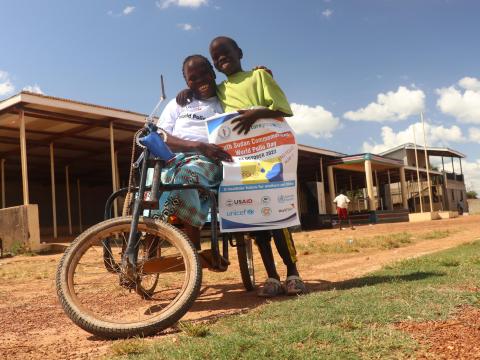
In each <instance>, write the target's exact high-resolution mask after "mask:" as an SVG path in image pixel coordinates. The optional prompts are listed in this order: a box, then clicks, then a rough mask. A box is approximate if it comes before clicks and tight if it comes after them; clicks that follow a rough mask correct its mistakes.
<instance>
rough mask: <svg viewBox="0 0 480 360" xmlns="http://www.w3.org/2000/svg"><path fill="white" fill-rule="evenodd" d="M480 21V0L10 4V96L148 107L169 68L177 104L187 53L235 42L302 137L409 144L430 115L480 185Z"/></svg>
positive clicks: (2, 91) (6, 38) (434, 133)
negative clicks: (268, 77) (221, 38)
mask: <svg viewBox="0 0 480 360" xmlns="http://www.w3.org/2000/svg"><path fill="white" fill-rule="evenodd" d="M479 18H480V2H479V1H476V0H469V1H467V0H455V1H454V0H422V1H419V0H396V1H394V0H363V1H360V0H350V1H348V0H329V1H327V0H311V1H307V0H305V1H301V0H298V1H291V0H290V1H287V0H257V1H250V0H243V1H241V2H240V1H227V0H157V1H155V0H143V1H133V0H132V1H123V0H122V1H112V0H104V1H94V0H89V1H86V0H83V1H77V0H70V1H60V0H50V1H48V0H45V1H25V0H1V1H0V24H1V25H0V26H1V31H0V43H1V47H0V98H5V97H7V96H10V95H12V94H14V93H16V92H18V91H21V90H22V89H23V88H27V89H31V90H34V91H41V92H43V93H45V94H48V95H53V96H59V97H65V98H71V99H75V100H81V101H87V102H92V103H96V104H101V105H108V106H114V107H119V108H123V109H128V110H133V111H139V112H143V113H148V112H150V110H151V109H152V108H153V107H154V105H155V103H156V101H157V99H158V96H159V77H160V74H163V75H164V77H165V80H166V90H167V96H168V97H169V98H171V97H173V96H174V95H175V94H176V93H177V91H178V90H180V89H182V88H183V87H184V86H185V84H184V81H183V78H182V74H181V64H182V61H183V59H184V58H185V57H186V56H187V55H190V54H193V53H201V54H204V55H208V44H209V42H210V40H211V39H212V38H213V37H215V36H218V35H228V36H231V37H233V38H235V39H236V40H237V42H238V43H239V45H240V47H241V48H242V49H243V51H244V55H245V57H244V61H243V64H244V68H246V69H248V68H250V67H252V66H254V65H267V66H268V67H270V68H271V69H272V70H273V72H274V76H275V79H276V80H277V81H278V83H279V84H280V86H281V87H282V88H283V90H284V91H285V93H286V94H287V97H288V98H289V100H290V102H291V103H292V108H293V110H294V112H295V117H294V118H293V119H292V120H291V123H292V126H293V127H294V128H295V129H296V131H297V134H298V138H299V142H300V143H304V144H308V145H313V146H319V147H324V148H329V149H332V150H337V151H340V152H345V153H359V152H364V151H372V152H378V151H381V150H383V149H385V148H387V147H392V146H395V145H399V144H400V143H403V142H407V141H412V131H411V127H412V126H413V125H414V124H415V123H418V121H419V112H420V111H424V113H425V118H426V120H427V135H428V140H427V141H428V143H429V145H436V146H449V147H451V148H454V149H457V150H459V151H461V152H463V153H465V154H466V155H467V159H466V161H464V163H463V165H464V170H465V171H466V172H467V184H468V183H469V182H471V183H472V186H473V187H474V188H476V189H477V191H480V145H479V142H480V61H479V59H480V46H478V38H479V36H480V21H478V19H479ZM217 79H218V81H221V80H223V75H221V74H219V75H218V77H217ZM417 126H418V125H417ZM417 133H419V134H420V128H418V131H417ZM469 179H470V180H469Z"/></svg>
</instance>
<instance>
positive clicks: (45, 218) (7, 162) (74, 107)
mask: <svg viewBox="0 0 480 360" xmlns="http://www.w3.org/2000/svg"><path fill="white" fill-rule="evenodd" d="M145 117H146V115H145V114H140V113H134V112H131V111H125V110H120V109H114V108H109V107H105V106H98V105H93V104H87V103H82V102H78V101H73V100H68V99H62V98H57V97H51V96H46V95H39V94H34V93H30V92H25V91H24V92H21V93H19V94H17V95H14V96H12V97H10V98H8V99H6V100H3V101H1V102H0V169H1V174H0V180H1V193H0V201H1V202H0V205H1V209H0V215H1V216H0V239H3V241H4V242H6V243H8V242H10V243H12V242H15V241H17V242H18V241H20V243H25V244H26V243H28V242H29V241H30V242H32V241H33V240H31V239H33V238H36V240H35V241H36V242H38V243H39V242H40V241H42V242H56V241H66V240H71V239H72V238H73V237H74V236H76V235H77V234H79V233H80V232H81V231H82V230H83V229H85V228H86V227H88V226H91V225H93V224H95V223H97V222H99V221H101V220H102V219H103V211H104V204H105V201H106V199H107V197H108V196H109V195H110V193H111V192H112V191H113V190H115V189H118V188H119V187H121V186H125V185H126V184H127V182H128V175H129V168H130V161H131V150H132V146H133V145H132V139H133V135H134V133H135V132H136V131H137V130H138V129H139V127H141V126H142V124H143V122H144V120H145ZM417 157H418V161H417V160H416V158H415V151H414V145H413V144H404V145H402V146H399V147H396V148H394V149H391V150H388V151H386V152H384V153H382V154H378V155H376V154H368V153H366V154H357V155H348V154H343V153H339V152H335V151H332V150H327V149H322V148H317V147H311V146H305V145H299V162H298V199H299V211H300V214H301V222H302V228H305V229H309V228H321V227H328V226H331V224H332V220H335V208H334V206H333V205H334V204H333V203H332V200H333V198H334V197H335V196H336V194H337V193H338V191H339V190H341V189H342V190H344V191H346V192H347V194H348V195H349V196H350V197H351V198H352V206H351V211H352V212H353V213H354V219H355V221H357V222H368V221H402V220H406V221H408V214H409V212H410V213H411V212H420V211H421V210H427V211H428V210H429V208H430V204H429V200H428V186H427V176H426V174H427V169H426V161H425V159H426V157H425V153H424V149H423V148H419V149H418V152H417ZM463 157H464V155H463V154H461V153H459V152H458V151H455V150H451V149H447V148H428V149H427V158H428V160H429V161H428V164H429V169H430V171H429V177H430V181H431V183H432V189H433V190H432V192H433V196H432V198H433V204H432V207H433V209H434V210H457V209H458V208H459V207H462V208H463V210H464V211H468V208H467V203H466V201H465V199H466V193H465V184H464V179H463V173H462V168H461V159H462V158H463ZM432 158H436V159H441V164H442V167H441V168H440V167H439V164H440V163H439V162H438V161H437V162H432V161H431V159H432ZM445 159H447V161H446V164H447V165H448V164H450V163H451V164H452V165H451V167H448V166H447V167H446V166H445ZM454 159H456V160H459V161H460V162H459V166H457V167H455V166H454ZM417 162H418V164H419V169H418V171H417V167H416V164H417ZM432 165H433V166H432ZM457 170H459V172H457ZM117 211H118V209H117ZM12 228H14V229H17V230H18V232H15V231H13V232H12V231H11V229H12ZM17 230H16V231H17ZM29 239H30V240H29ZM35 241H33V242H35Z"/></svg>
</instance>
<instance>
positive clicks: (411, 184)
mask: <svg viewBox="0 0 480 360" xmlns="http://www.w3.org/2000/svg"><path fill="white" fill-rule="evenodd" d="M413 184H415V181H414V180H413V173H410V197H412V196H411V192H412V186H413ZM413 212H417V204H416V201H415V198H413Z"/></svg>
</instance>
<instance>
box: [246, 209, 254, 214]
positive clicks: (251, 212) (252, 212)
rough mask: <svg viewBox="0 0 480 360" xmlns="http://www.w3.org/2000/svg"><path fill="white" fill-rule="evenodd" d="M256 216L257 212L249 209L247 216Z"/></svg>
mask: <svg viewBox="0 0 480 360" xmlns="http://www.w3.org/2000/svg"><path fill="white" fill-rule="evenodd" d="M254 214H255V210H253V209H248V210H247V215H254Z"/></svg>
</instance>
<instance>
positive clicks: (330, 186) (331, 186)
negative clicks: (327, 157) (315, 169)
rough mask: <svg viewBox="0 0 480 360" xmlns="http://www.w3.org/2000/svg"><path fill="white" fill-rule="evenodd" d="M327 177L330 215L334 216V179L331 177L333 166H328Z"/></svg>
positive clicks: (335, 210)
mask: <svg viewBox="0 0 480 360" xmlns="http://www.w3.org/2000/svg"><path fill="white" fill-rule="evenodd" d="M327 175H328V193H329V195H330V214H336V212H337V209H336V207H335V203H334V202H333V200H335V183H334V182H335V178H334V176H333V166H332V165H330V166H328V167H327Z"/></svg>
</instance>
